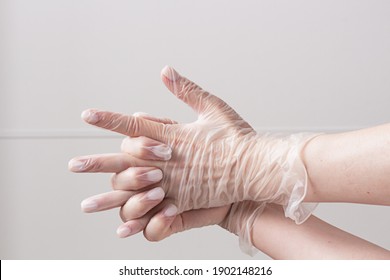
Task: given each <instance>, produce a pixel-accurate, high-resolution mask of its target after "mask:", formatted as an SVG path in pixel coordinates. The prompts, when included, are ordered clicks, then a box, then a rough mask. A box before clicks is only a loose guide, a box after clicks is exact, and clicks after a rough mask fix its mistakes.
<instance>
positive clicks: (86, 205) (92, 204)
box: [81, 199, 98, 212]
mask: <svg viewBox="0 0 390 280" xmlns="http://www.w3.org/2000/svg"><path fill="white" fill-rule="evenodd" d="M81 209H83V211H84V212H91V211H95V210H97V209H98V204H97V202H96V200H93V199H86V200H83V202H81Z"/></svg>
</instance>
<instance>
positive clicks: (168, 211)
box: [163, 204, 177, 218]
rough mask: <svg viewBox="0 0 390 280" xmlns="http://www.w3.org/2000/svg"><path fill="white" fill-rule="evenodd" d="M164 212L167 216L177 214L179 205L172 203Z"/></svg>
mask: <svg viewBox="0 0 390 280" xmlns="http://www.w3.org/2000/svg"><path fill="white" fill-rule="evenodd" d="M163 214H164V216H165V217H168V218H170V217H173V216H175V215H176V214H177V207H176V206H175V205H172V204H171V205H169V206H168V207H167V208H166V209H165V211H164V212H163Z"/></svg>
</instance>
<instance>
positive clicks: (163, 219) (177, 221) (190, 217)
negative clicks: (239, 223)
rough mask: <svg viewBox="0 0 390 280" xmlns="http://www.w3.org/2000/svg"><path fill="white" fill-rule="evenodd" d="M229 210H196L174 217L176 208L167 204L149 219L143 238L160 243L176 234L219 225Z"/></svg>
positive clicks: (219, 208) (224, 208)
mask: <svg viewBox="0 0 390 280" xmlns="http://www.w3.org/2000/svg"><path fill="white" fill-rule="evenodd" d="M229 208H230V206H223V207H216V208H209V209H197V210H191V211H187V212H183V213H181V214H179V215H176V214H177V208H176V206H174V205H173V204H169V205H167V206H166V207H165V208H164V209H163V210H161V211H160V212H159V213H157V214H156V215H154V216H153V217H152V218H151V220H150V221H149V223H148V224H147V226H146V228H145V229H144V236H145V238H146V239H147V240H149V241H160V240H162V239H164V238H167V237H168V236H170V235H172V234H174V233H177V232H181V231H185V230H189V229H191V228H199V227H203V226H208V225H215V224H219V223H220V222H221V221H222V220H223V219H224V217H225V216H226V214H227V213H228V211H229Z"/></svg>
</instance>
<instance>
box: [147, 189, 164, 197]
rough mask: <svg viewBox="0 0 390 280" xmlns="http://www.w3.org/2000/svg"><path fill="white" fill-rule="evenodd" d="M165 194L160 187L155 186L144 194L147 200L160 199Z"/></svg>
mask: <svg viewBox="0 0 390 280" xmlns="http://www.w3.org/2000/svg"><path fill="white" fill-rule="evenodd" d="M164 196H165V193H164V191H163V189H162V188H155V189H153V190H151V191H149V192H148V193H147V194H146V199H147V200H161V199H163V198H164Z"/></svg>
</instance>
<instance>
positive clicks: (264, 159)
mask: <svg viewBox="0 0 390 280" xmlns="http://www.w3.org/2000/svg"><path fill="white" fill-rule="evenodd" d="M162 80H163V82H164V84H165V85H166V86H167V88H168V89H169V90H170V91H171V92H172V93H173V94H174V95H175V96H176V97H178V98H179V99H181V100H182V101H184V102H185V103H187V104H188V105H189V106H190V107H192V108H193V109H194V110H195V112H196V113H197V114H198V119H197V120H196V121H195V122H192V123H188V124H163V123H156V122H153V121H150V120H145V119H143V118H139V117H134V116H126V115H121V114H118V113H111V112H104V111H98V110H87V111H85V112H84V113H83V118H84V120H85V121H86V122H88V123H90V124H93V125H96V126H99V127H102V128H105V129H109V130H112V131H116V132H119V133H122V134H125V135H128V136H145V137H149V138H152V139H154V140H157V141H160V142H163V143H166V144H168V145H169V146H170V147H171V149H172V151H173V154H172V158H171V159H170V160H169V161H166V162H154V165H152V166H155V167H158V168H160V169H161V170H162V171H163V173H164V174H165V176H164V178H163V180H162V182H161V187H162V188H163V190H164V191H165V194H166V197H168V198H170V199H172V201H173V203H174V204H175V205H177V207H178V212H179V213H181V212H184V211H187V210H191V209H200V208H210V207H218V206H223V205H229V204H231V203H235V202H240V201H245V200H251V201H255V202H273V203H277V204H281V205H283V206H284V208H285V215H286V216H287V217H290V218H292V219H294V220H295V221H296V222H297V223H301V222H303V221H304V220H305V219H306V218H307V217H308V216H309V215H310V213H311V212H312V211H313V209H314V205H313V204H307V203H302V201H303V199H304V197H305V194H306V189H307V181H308V180H307V173H306V169H305V166H304V164H303V162H302V160H301V151H302V149H303V147H304V146H305V144H306V143H307V142H308V141H309V140H311V139H312V138H313V137H315V136H316V135H313V134H293V135H290V136H287V137H281V138H280V137H275V136H272V135H269V134H257V133H256V132H255V131H254V130H253V128H252V127H251V126H250V125H249V124H248V123H247V122H245V121H244V120H243V119H242V118H241V117H240V116H239V115H238V114H237V113H236V112H235V111H234V110H233V109H232V108H231V107H229V106H228V105H227V104H226V103H225V102H223V101H222V100H221V99H219V98H217V97H216V96H214V95H212V94H210V93H208V92H206V91H204V90H203V89H201V88H200V87H199V86H197V85H196V84H194V83H193V82H191V81H190V80H188V79H186V78H185V77H182V76H180V75H179V74H178V73H177V72H176V71H175V70H174V69H173V68H170V67H165V68H164V69H163V71H162ZM122 147H123V150H124V151H126V150H127V145H126V141H124V143H123V145H122Z"/></svg>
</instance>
